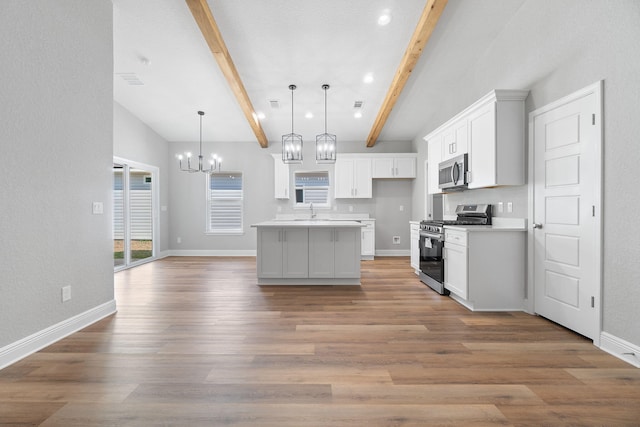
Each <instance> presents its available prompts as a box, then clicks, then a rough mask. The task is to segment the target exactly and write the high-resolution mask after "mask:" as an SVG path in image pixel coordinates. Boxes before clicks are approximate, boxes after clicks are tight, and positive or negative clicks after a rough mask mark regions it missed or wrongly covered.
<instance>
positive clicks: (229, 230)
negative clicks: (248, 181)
mask: <svg viewBox="0 0 640 427" xmlns="http://www.w3.org/2000/svg"><path fill="white" fill-rule="evenodd" d="M207 176H208V179H207V233H212V234H241V233H242V232H243V229H242V173H240V172H225V173H212V174H209V175H207Z"/></svg>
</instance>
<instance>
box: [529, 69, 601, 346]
mask: <svg viewBox="0 0 640 427" xmlns="http://www.w3.org/2000/svg"><path fill="white" fill-rule="evenodd" d="M603 89H604V81H603V80H599V81H597V82H595V83H593V84H591V85H589V86H587V87H585V88H583V89H580V90H578V91H576V92H573V93H572V94H570V95H567V96H565V97H563V98H560V99H558V100H556V101H553V102H551V103H549V104H547V105H545V106H543V107H540V108H538V109H536V110H534V111H532V112H530V113H529V134H528V139H529V152H528V155H529V161H528V165H527V166H528V168H529V172H528V180H529V181H528V182H529V185H528V189H529V196H528V198H529V210H528V217H529V221H528V222H529V224H528V227H527V241H528V243H527V288H526V295H525V305H524V308H525V310H526V311H527V312H528V313H529V314H535V313H536V311H535V277H534V272H535V262H534V261H535V256H534V255H535V239H534V235H533V218H534V212H535V210H534V209H535V205H534V204H535V199H534V193H535V181H534V179H535V177H534V164H533V163H534V158H535V147H534V139H533V138H534V136H533V122H534V118H535V117H536V116H539V115H541V114H543V113H546V112H548V111H551V110H553V109H555V108H558V107H560V106H562V105H564V104H568V103H570V102H572V101H575V100H577V99H579V98H582V97H585V96H587V95H590V94H594V95H595V97H596V104H597V107H596V108H597V110H596V112H595V114H596V116H595V126H596V135H597V139H598V140H597V141H596V147H595V157H596V165H597V170H595V171H594V174H595V179H594V185H595V188H594V205H595V214H596V215H597V217H598V227H597V230H596V241H595V244H594V249H595V253H596V259H597V260H598V262H597V263H596V267H595V269H596V278H597V279H596V280H597V281H598V289H597V290H596V295H597V301H596V304H595V307H594V308H595V310H596V314H595V315H596V316H597V317H598V332H597V334H596V336H595V338H594V340H593V343H594V344H595V345H596V346H600V335H601V333H602V300H603V298H602V285H603V276H602V273H603V272H602V270H603V269H602V265H603V258H602V256H603V247H602V244H603V239H602V233H603V224H604V222H603V206H602V188H603V185H602V177H603V175H602V170H603V166H602V157H603V156H602V150H603V140H604V135H603V126H602V124H603V117H604V114H603V113H604V106H603V103H602V100H603Z"/></svg>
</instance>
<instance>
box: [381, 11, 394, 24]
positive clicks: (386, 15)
mask: <svg viewBox="0 0 640 427" xmlns="http://www.w3.org/2000/svg"><path fill="white" fill-rule="evenodd" d="M389 22H391V12H389V9H385V10H383V11H382V14H381V15H380V16H379V17H378V25H380V26H385V25H387V24H389Z"/></svg>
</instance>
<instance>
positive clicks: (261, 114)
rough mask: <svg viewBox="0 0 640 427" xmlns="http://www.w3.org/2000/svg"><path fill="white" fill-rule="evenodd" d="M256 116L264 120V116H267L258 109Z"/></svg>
mask: <svg viewBox="0 0 640 427" xmlns="http://www.w3.org/2000/svg"><path fill="white" fill-rule="evenodd" d="M257 116H258V119H260V120H264V119H265V117H267V116H265V114H264V113H263V112H262V111H258V114H257Z"/></svg>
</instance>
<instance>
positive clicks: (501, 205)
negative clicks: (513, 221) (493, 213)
mask: <svg viewBox="0 0 640 427" xmlns="http://www.w3.org/2000/svg"><path fill="white" fill-rule="evenodd" d="M498 212H504V203H502V202H498Z"/></svg>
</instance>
